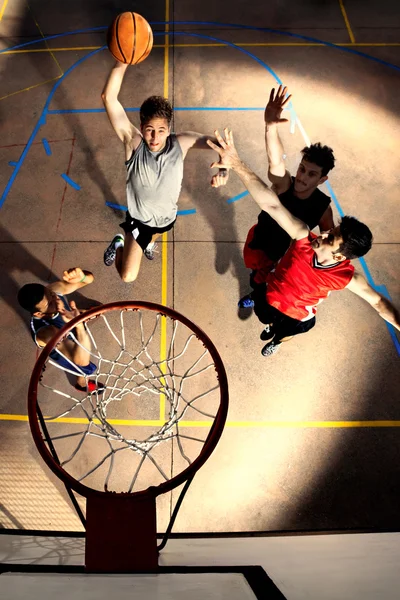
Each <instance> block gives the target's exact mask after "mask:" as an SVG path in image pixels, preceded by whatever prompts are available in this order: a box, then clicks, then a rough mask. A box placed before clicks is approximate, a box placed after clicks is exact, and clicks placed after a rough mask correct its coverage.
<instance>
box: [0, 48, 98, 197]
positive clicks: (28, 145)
mask: <svg viewBox="0 0 400 600" xmlns="http://www.w3.org/2000/svg"><path fill="white" fill-rule="evenodd" d="M105 47H106V46H103V47H102V48H99V49H98V50H93V51H92V52H89V53H88V54H86V55H85V56H83V57H82V58H80V59H79V60H78V61H77V62H76V63H74V64H73V65H72V66H71V67H70V68H69V69H67V71H65V73H64V75H62V77H60V79H58V80H57V81H56V83H55V84H54V85H53V87H52V89H51V91H50V93H49V95H48V97H47V100H46V102H45V105H44V107H43V110H42V112H41V114H40V117H39V119H38V121H37V123H36V125H35V127H34V128H33V131H32V133H31V135H30V137H29V139H28V141H27V143H26V146H25V148H24V150H23V152H22V154H21V156H20V158H19V160H18V162H17V164H16V166H15V168H14V171H13V173H12V175H11V177H10V179H9V180H8V183H7V185H6V187H5V189H4V192H3V193H2V195H1V198H0V208H1V207H2V206H3V204H4V202H5V201H6V199H7V196H8V194H9V192H10V190H11V187H12V185H13V183H14V181H15V178H16V176H17V175H18V173H19V171H20V169H21V167H22V165H23V162H24V160H25V158H26V155H27V154H28V152H29V150H30V148H31V146H32V143H33V141H34V139H35V138H36V135H37V133H38V131H39V129H40V128H41V126H42V125H44V124H45V123H46V114H47V111H48V108H49V104H50V102H51V101H52V99H53V96H54V94H55V92H56V90H57V89H58V87H59V86H60V85H61V83H62V81H64V79H65V78H66V77H67V76H68V75H69V74H70V73H71V71H73V70H74V69H75V68H76V67H77V66H78V65H79V64H81V63H82V62H83V61H85V60H87V59H88V58H90V57H91V56H93V55H94V54H97V52H100V51H101V50H103V49H104V48H105Z"/></svg>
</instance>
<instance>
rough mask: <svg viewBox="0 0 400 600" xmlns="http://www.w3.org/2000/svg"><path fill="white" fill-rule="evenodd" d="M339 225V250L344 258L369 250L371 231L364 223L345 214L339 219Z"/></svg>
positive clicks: (362, 254) (360, 254) (354, 256)
mask: <svg viewBox="0 0 400 600" xmlns="http://www.w3.org/2000/svg"><path fill="white" fill-rule="evenodd" d="M339 227H340V234H341V236H342V239H343V242H342V243H341V244H340V246H339V252H340V253H341V254H343V255H344V256H345V257H346V258H348V259H349V260H351V259H352V258H359V257H360V256H364V254H367V252H368V251H369V250H371V246H372V233H371V230H370V229H369V227H367V226H366V225H364V223H361V221H359V220H358V219H356V218H355V217H349V216H345V217H343V218H342V219H341V221H340V224H339Z"/></svg>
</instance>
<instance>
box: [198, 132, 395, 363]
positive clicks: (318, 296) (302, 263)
mask: <svg viewBox="0 0 400 600" xmlns="http://www.w3.org/2000/svg"><path fill="white" fill-rule="evenodd" d="M216 137H217V139H218V143H219V145H216V144H214V143H213V142H212V141H209V142H208V144H209V146H210V147H211V148H213V149H214V150H216V151H217V152H218V153H219V155H220V162H219V163H213V164H212V165H211V166H212V167H216V166H222V167H226V168H228V169H232V170H233V171H235V172H236V173H237V175H238V176H239V177H240V179H241V180H242V182H243V183H244V185H245V186H246V187H247V189H248V191H249V192H250V194H251V195H252V197H253V199H254V200H255V201H256V202H257V204H258V205H259V206H260V208H261V210H263V211H265V212H267V213H268V214H269V215H270V216H271V217H272V218H273V219H275V221H276V222H277V223H278V224H279V225H280V226H281V227H282V229H284V231H286V233H287V234H288V235H289V236H290V239H292V240H294V242H293V243H292V245H291V246H290V248H289V249H288V251H287V252H286V254H285V256H284V257H283V258H282V259H281V260H280V262H279V263H278V265H277V267H276V269H275V271H272V272H270V273H269V274H268V275H267V277H266V280H265V284H264V287H263V289H261V287H259V288H258V289H257V290H256V292H255V294H254V298H253V299H254V302H255V304H254V311H255V313H256V315H257V316H258V318H259V320H260V321H261V322H262V323H264V324H265V325H266V327H265V329H264V330H263V332H262V333H261V339H262V340H264V341H266V342H267V343H266V345H265V346H264V347H263V349H262V354H263V355H264V356H269V355H271V354H274V353H275V352H276V351H277V350H278V349H279V347H280V344H281V342H283V341H287V340H289V339H291V338H292V337H293V336H294V335H297V334H299V333H304V332H306V331H309V330H310V329H311V328H312V327H314V325H315V314H316V307H317V305H318V304H319V303H320V302H322V300H323V299H324V298H326V297H327V296H328V295H329V293H330V292H331V291H332V290H341V289H344V288H347V289H349V290H350V291H352V292H354V293H355V294H357V296H360V297H361V298H363V299H364V300H366V301H367V302H368V303H369V304H370V305H371V306H372V307H373V308H374V309H375V310H376V311H377V312H378V313H379V315H380V316H381V317H382V318H383V319H385V320H386V321H388V323H391V324H392V325H393V326H394V327H396V328H397V329H398V330H399V331H400V314H399V312H398V311H397V310H396V308H395V307H394V306H393V305H392V304H391V302H389V300H387V299H386V298H385V297H384V296H381V295H380V294H378V292H376V291H375V290H374V289H373V288H372V287H371V286H370V285H369V284H368V283H367V281H366V280H365V278H364V277H363V276H362V275H361V274H360V273H358V272H357V271H355V269H354V266H353V265H352V264H351V262H350V261H351V259H353V258H357V257H360V256H363V255H364V254H366V253H367V252H368V251H369V250H370V248H371V245H372V234H371V232H370V230H369V229H368V227H367V226H366V225H364V224H363V223H360V221H358V220H357V219H355V218H354V217H349V216H346V217H343V218H342V220H341V223H340V224H339V225H337V226H336V227H333V228H332V229H330V231H327V232H324V233H321V234H320V235H319V236H317V235H315V234H313V233H311V232H310V230H309V228H308V227H307V225H306V224H305V223H304V222H303V221H301V220H300V219H297V218H296V217H294V216H293V215H292V214H291V213H290V212H289V211H288V210H287V208H286V207H285V206H283V204H282V203H281V202H280V199H279V198H278V196H277V195H276V193H275V192H274V191H273V190H272V189H270V188H269V187H268V186H267V184H266V183H264V182H263V181H262V180H261V179H260V178H259V177H257V175H255V174H254V173H253V172H252V171H251V170H250V169H249V167H247V166H246V165H245V164H244V163H242V161H241V160H240V158H239V156H238V154H237V151H236V149H235V146H234V143H233V136H232V132H231V131H230V130H228V129H225V139H223V138H222V137H221V136H220V134H219V133H218V131H217V132H216Z"/></svg>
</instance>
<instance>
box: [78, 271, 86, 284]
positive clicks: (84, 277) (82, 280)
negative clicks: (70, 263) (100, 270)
mask: <svg viewBox="0 0 400 600" xmlns="http://www.w3.org/2000/svg"><path fill="white" fill-rule="evenodd" d="M85 279H86V273H84V274H83V277H82V279H81V280H80V282H79V283H83V282H84V281H85Z"/></svg>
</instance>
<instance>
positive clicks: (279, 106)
mask: <svg viewBox="0 0 400 600" xmlns="http://www.w3.org/2000/svg"><path fill="white" fill-rule="evenodd" d="M290 98H291V95H287V87H282V86H281V85H280V86H279V88H278V91H277V92H276V93H275V88H273V89H272V90H271V93H270V96H269V101H268V104H267V106H266V107H265V112H264V121H265V147H266V150H267V157H268V178H269V180H270V181H271V183H272V184H273V190H274V192H276V193H277V194H283V193H284V192H286V191H287V190H288V189H289V188H290V185H291V182H292V180H291V176H290V173H289V171H287V170H286V167H285V162H284V159H283V155H284V149H283V145H282V142H281V139H280V137H279V133H278V125H279V124H280V123H287V121H288V119H284V118H282V116H281V115H282V111H283V110H285V105H286V104H287V103H288V102H289V100H290Z"/></svg>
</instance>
